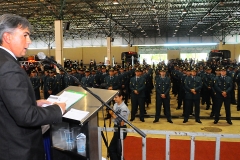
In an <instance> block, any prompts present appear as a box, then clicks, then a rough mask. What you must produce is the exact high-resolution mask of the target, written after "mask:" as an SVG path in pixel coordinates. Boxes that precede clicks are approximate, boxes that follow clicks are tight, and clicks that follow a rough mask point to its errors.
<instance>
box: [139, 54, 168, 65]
mask: <svg viewBox="0 0 240 160" xmlns="http://www.w3.org/2000/svg"><path fill="white" fill-rule="evenodd" d="M143 60H145V62H146V63H147V64H153V62H154V63H155V64H157V63H159V62H160V61H165V63H167V54H140V64H143Z"/></svg>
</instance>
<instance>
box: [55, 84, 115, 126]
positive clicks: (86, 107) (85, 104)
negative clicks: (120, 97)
mask: <svg viewBox="0 0 240 160" xmlns="http://www.w3.org/2000/svg"><path fill="white" fill-rule="evenodd" d="M88 89H89V90H91V91H92V92H93V93H95V94H96V95H98V96H99V97H100V98H101V99H102V100H103V101H104V102H106V103H108V102H110V101H111V100H112V98H113V97H114V96H115V95H116V94H117V93H118V91H117V90H105V89H98V88H88ZM69 90H71V91H75V92H82V93H84V94H85V96H84V97H82V98H81V99H80V100H78V101H77V102H76V103H75V104H73V105H72V106H71V107H69V108H68V109H67V112H68V111H69V110H70V109H71V108H74V109H76V110H81V111H87V112H89V114H88V115H87V116H86V117H85V118H83V119H82V120H79V121H77V120H70V119H67V118H63V120H67V121H68V120H70V121H76V123H79V124H81V125H83V124H84V123H85V122H87V121H88V120H89V119H90V118H91V117H92V116H93V115H94V114H96V113H97V112H98V111H99V110H100V109H101V107H102V106H103V104H102V103H101V102H100V101H99V100H98V99H97V98H95V97H94V96H93V95H91V94H90V93H88V92H87V91H85V90H84V89H83V88H82V87H78V86H69V87H67V88H66V89H64V90H63V91H69ZM63 91H62V92H63ZM62 92H60V93H58V95H60V94H62Z"/></svg>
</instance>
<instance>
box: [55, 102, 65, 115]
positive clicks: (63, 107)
mask: <svg viewBox="0 0 240 160" xmlns="http://www.w3.org/2000/svg"><path fill="white" fill-rule="evenodd" d="M53 104H56V105H58V106H59V107H60V108H61V109H62V112H63V113H64V112H65V111H66V103H64V102H62V103H53Z"/></svg>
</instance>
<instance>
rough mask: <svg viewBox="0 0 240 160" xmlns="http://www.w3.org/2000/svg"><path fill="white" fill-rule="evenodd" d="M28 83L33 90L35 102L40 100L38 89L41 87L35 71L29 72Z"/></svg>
mask: <svg viewBox="0 0 240 160" xmlns="http://www.w3.org/2000/svg"><path fill="white" fill-rule="evenodd" d="M30 81H31V83H32V86H33V89H34V93H35V97H36V100H39V99H40V90H39V87H40V86H41V83H40V78H39V77H38V76H37V73H36V71H35V70H32V72H31V75H30Z"/></svg>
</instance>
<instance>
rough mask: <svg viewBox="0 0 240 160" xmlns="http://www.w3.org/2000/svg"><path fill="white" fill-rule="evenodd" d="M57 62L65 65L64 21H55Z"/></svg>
mask: <svg viewBox="0 0 240 160" xmlns="http://www.w3.org/2000/svg"><path fill="white" fill-rule="evenodd" d="M55 44H56V49H55V60H56V61H57V62H58V63H59V64H63V27H62V20H56V21H55Z"/></svg>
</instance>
